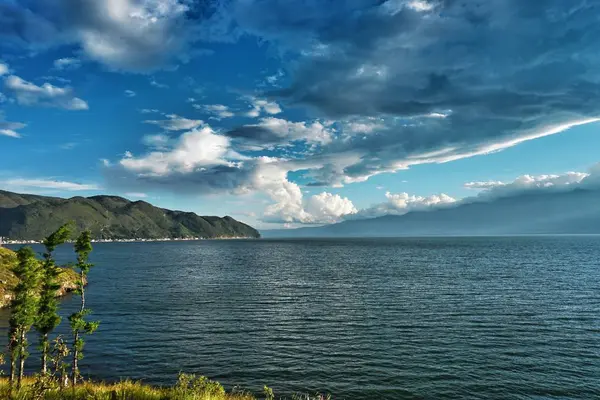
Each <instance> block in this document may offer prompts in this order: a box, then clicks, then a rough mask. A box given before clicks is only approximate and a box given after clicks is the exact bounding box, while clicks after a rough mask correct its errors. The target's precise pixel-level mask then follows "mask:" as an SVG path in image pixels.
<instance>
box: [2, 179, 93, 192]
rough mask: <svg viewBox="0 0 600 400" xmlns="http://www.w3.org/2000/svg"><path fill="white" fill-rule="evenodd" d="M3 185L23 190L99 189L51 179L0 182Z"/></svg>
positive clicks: (89, 185)
mask: <svg viewBox="0 0 600 400" xmlns="http://www.w3.org/2000/svg"><path fill="white" fill-rule="evenodd" d="M0 183H2V184H3V185H6V186H9V187H11V188H23V189H32V188H33V189H52V190H65V191H96V190H100V189H101V188H100V187H99V186H98V185H96V184H84V183H76V182H68V181H59V180H55V179H51V178H39V179H24V178H15V179H8V180H4V181H0Z"/></svg>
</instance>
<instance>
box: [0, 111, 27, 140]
mask: <svg viewBox="0 0 600 400" xmlns="http://www.w3.org/2000/svg"><path fill="white" fill-rule="evenodd" d="M26 126H27V125H26V124H24V123H21V122H10V121H5V120H4V113H3V112H2V111H0V135H2V136H8V137H12V138H20V137H21V135H20V134H19V133H18V132H17V131H18V130H19V129H23V128H25V127H26Z"/></svg>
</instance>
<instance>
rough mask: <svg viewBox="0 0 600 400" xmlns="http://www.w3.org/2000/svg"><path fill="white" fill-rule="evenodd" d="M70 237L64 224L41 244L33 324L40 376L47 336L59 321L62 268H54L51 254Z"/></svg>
mask: <svg viewBox="0 0 600 400" xmlns="http://www.w3.org/2000/svg"><path fill="white" fill-rule="evenodd" d="M70 237H71V229H70V224H64V225H62V226H60V227H59V228H58V229H57V230H56V231H54V232H53V233H51V234H50V235H49V236H48V237H47V238H45V239H44V242H43V243H44V247H45V248H46V251H45V252H44V254H43V257H44V260H43V262H42V272H43V274H42V285H41V288H40V303H39V308H38V312H37V320H36V322H35V329H36V330H37V331H38V333H39V334H40V341H39V344H40V350H41V352H42V374H45V373H46V361H47V358H48V353H49V352H50V348H49V346H50V345H49V339H48V335H49V334H50V333H52V332H53V331H54V329H56V327H57V326H58V325H59V324H60V320H61V318H60V316H59V315H58V300H57V299H56V292H57V290H59V289H60V287H61V285H60V283H59V280H58V278H59V276H60V274H61V272H62V268H60V267H58V266H56V262H55V260H54V255H53V252H54V250H56V247H58V246H59V245H61V244H63V243H65V242H66V241H67V240H69V238H70Z"/></svg>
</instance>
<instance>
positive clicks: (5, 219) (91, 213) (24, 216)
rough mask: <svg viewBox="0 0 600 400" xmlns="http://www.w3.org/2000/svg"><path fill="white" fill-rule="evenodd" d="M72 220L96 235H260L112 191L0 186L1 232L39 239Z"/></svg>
mask: <svg viewBox="0 0 600 400" xmlns="http://www.w3.org/2000/svg"><path fill="white" fill-rule="evenodd" d="M64 221H73V224H72V231H73V232H74V233H75V234H79V233H81V232H82V231H85V230H89V231H90V232H91V236H92V238H94V239H128V238H149V239H157V238H179V237H204V238H216V237H235V236H237V237H239V236H244V237H259V236H260V235H259V233H258V231H256V230H255V229H254V228H252V227H250V226H248V225H245V224H243V223H241V222H238V221H236V220H234V219H233V218H231V217H224V218H218V217H201V216H198V215H196V214H194V213H191V212H181V211H171V210H165V209H162V208H158V207H154V206H153V205H151V204H149V203H146V202H144V201H135V202H131V201H129V200H127V199H124V198H121V197H116V196H94V197H88V198H84V197H73V198H71V199H58V198H53V197H44V196H33V195H23V194H17V193H11V192H5V191H0V236H7V237H10V238H11V239H32V240H39V239H40V238H42V237H45V236H47V235H49V234H50V233H51V232H53V231H54V230H56V229H58V228H59V227H61V226H62V224H63V223H64Z"/></svg>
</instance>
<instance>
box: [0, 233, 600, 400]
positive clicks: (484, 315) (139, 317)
mask: <svg viewBox="0 0 600 400" xmlns="http://www.w3.org/2000/svg"><path fill="white" fill-rule="evenodd" d="M69 251H70V249H68V248H61V249H60V251H59V253H60V257H61V258H63V259H64V258H65V257H66V255H68V254H70V253H69ZM93 261H94V262H95V263H96V264H97V266H96V267H95V268H94V270H93V271H92V274H91V277H90V280H91V284H90V286H89V288H88V296H87V300H88V304H89V306H90V307H91V308H93V309H94V315H95V317H97V318H98V319H100V320H101V321H102V324H101V326H100V329H99V331H98V333H97V334H95V335H94V336H92V337H90V338H89V340H88V344H87V347H86V358H85V359H84V360H83V363H82V364H83V371H84V373H85V374H86V375H88V376H90V377H93V378H99V379H107V380H118V379H120V378H122V377H130V378H133V379H143V380H144V381H146V382H150V383H154V384H171V383H173V382H174V380H175V378H176V375H177V373H178V372H179V371H186V372H190V373H198V374H204V375H207V376H209V377H211V378H213V379H217V380H219V381H221V382H222V383H224V384H225V385H226V386H227V387H231V386H233V385H240V386H242V387H244V388H248V389H254V390H258V389H260V388H261V387H262V385H263V384H268V385H269V386H272V387H273V388H274V389H275V391H276V392H278V393H280V394H289V393H291V392H295V391H301V392H316V391H321V392H330V393H332V394H333V397H334V399H352V400H354V399H549V398H555V399H591V398H600V237H532V238H527V237H504V238H426V239H423V238H414V239H409V238H403V239H342V240H337V239H336V240H333V239H331V240H326V239H325V240H324V239H317V240H279V241H278V240H260V241H256V240H249V241H241V240H240V241H238V240H236V241H202V242H170V243H105V244H96V245H95V250H94V253H93ZM75 300H76V299H75ZM63 306H64V313H65V315H66V314H68V313H69V312H70V310H72V309H73V307H74V306H76V303H75V302H74V298H66V299H65V300H64V302H63ZM0 318H1V319H3V320H6V311H4V314H3V316H0ZM65 322H66V321H65ZM3 323H4V325H3V326H2V327H1V328H0V329H2V330H3V331H2V332H0V334H1V335H2V338H4V337H5V336H6V335H5V333H4V332H5V322H3ZM32 361H36V360H33V358H32Z"/></svg>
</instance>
